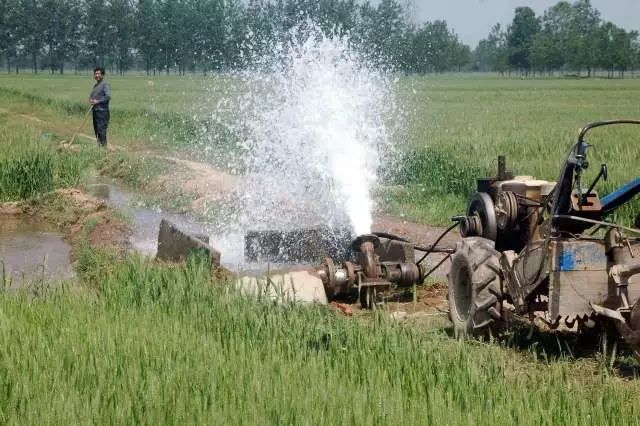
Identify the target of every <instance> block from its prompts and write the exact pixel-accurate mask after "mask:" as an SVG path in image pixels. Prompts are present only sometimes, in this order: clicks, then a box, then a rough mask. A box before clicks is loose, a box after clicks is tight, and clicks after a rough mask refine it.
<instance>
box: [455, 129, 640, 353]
mask: <svg viewBox="0 0 640 426" xmlns="http://www.w3.org/2000/svg"><path fill="white" fill-rule="evenodd" d="M620 124H636V125H637V124H640V121H636V120H613V121H601V122H595V123H590V124H588V125H586V126H585V127H584V128H582V129H581V130H580V133H579V135H578V140H577V142H576V143H575V145H573V147H572V148H571V151H570V152H569V154H568V156H567V158H566V160H565V161H564V164H563V165H562V168H561V171H560V176H559V178H558V181H557V182H548V181H542V180H537V179H533V178H531V177H514V176H513V174H511V173H509V172H507V170H506V166H505V159H504V157H501V158H499V161H498V176H496V177H495V178H491V179H479V180H478V187H477V192H476V193H475V194H474V195H473V197H472V198H471V200H470V202H469V205H468V210H467V213H466V215H464V216H458V217H455V218H454V220H455V221H456V222H458V223H459V224H460V233H461V235H462V237H463V239H462V241H461V242H459V243H458V245H457V247H456V251H455V254H454V255H453V256H452V263H451V270H450V272H449V293H448V294H449V296H448V298H449V310H450V317H451V321H452V322H453V326H454V330H455V332H456V334H457V335H483V334H486V333H489V332H490V331H491V330H492V329H494V328H495V327H496V326H498V325H499V324H500V322H501V321H502V320H504V318H505V313H506V312H507V310H510V311H515V312H514V313H515V314H516V315H519V316H524V317H527V318H530V319H532V320H533V319H534V318H535V317H539V318H542V319H543V320H544V321H545V322H546V323H547V324H548V326H550V327H551V328H556V327H558V326H559V325H561V324H563V325H566V326H568V327H571V328H576V327H577V329H578V330H579V331H580V330H583V329H584V328H586V327H594V326H595V325H596V324H597V323H598V322H599V321H603V320H606V321H613V322H614V323H615V326H616V328H617V330H618V331H619V333H620V334H621V335H622V337H623V338H624V340H625V341H626V342H627V344H628V345H629V346H630V347H631V348H632V350H633V351H634V353H635V354H636V356H640V229H638V228H639V227H640V224H639V223H638V219H636V223H635V224H634V227H628V226H623V225H622V224H619V223H615V222H613V221H611V220H610V218H612V217H613V213H615V212H616V210H618V209H619V208H620V207H621V206H623V205H624V204H625V203H627V202H629V201H630V200H631V199H632V198H633V197H634V196H635V195H636V194H637V193H638V192H640V178H636V179H634V180H632V181H631V182H629V183H627V184H625V185H623V186H622V187H621V188H619V189H618V190H616V191H614V192H612V193H610V194H607V195H605V196H602V197H601V196H599V195H598V192H597V191H596V189H597V187H598V184H599V183H600V182H601V181H604V180H606V179H607V165H606V164H602V165H601V166H600V169H599V172H598V173H597V176H596V177H595V179H594V180H593V181H592V182H585V181H583V175H584V172H585V170H587V168H588V167H589V162H588V158H587V152H588V151H589V148H590V145H589V144H587V142H586V140H585V137H586V135H587V133H588V132H589V131H590V130H592V129H594V128H597V127H602V126H612V125H620Z"/></svg>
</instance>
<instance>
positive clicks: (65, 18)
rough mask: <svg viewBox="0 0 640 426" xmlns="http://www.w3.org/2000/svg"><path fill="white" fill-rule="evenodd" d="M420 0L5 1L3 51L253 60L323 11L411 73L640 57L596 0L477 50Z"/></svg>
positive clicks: (334, 28) (110, 65)
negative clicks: (418, 6)
mask: <svg viewBox="0 0 640 426" xmlns="http://www.w3.org/2000/svg"><path fill="white" fill-rule="evenodd" d="M411 1H412V0H380V1H376V2H375V3H371V2H369V1H368V0H364V1H363V0H248V1H246V0H0V60H3V61H4V64H5V65H6V68H7V70H14V71H15V72H19V70H20V69H22V68H31V69H32V70H33V72H41V71H43V70H49V71H50V72H52V73H53V72H59V73H63V72H64V71H65V69H66V68H72V69H75V70H80V69H87V68H92V67H93V66H95V65H102V66H105V67H106V68H107V69H109V70H110V71H112V72H113V71H116V72H120V73H124V72H125V71H127V70H129V69H143V70H146V72H147V73H156V72H167V73H168V72H178V73H185V72H203V73H208V72H218V71H226V70H233V69H240V68H244V67H246V66H247V65H248V64H249V63H250V62H251V60H252V58H255V57H256V56H260V55H264V54H269V53H270V52H271V50H272V49H273V47H274V46H275V45H277V43H278V42H279V41H282V39H283V38H286V37H291V32H290V29H291V28H293V27H296V26H299V25H304V24H305V22H314V23H315V24H316V25H319V26H320V27H321V28H322V29H323V30H324V31H327V32H331V33H334V34H339V35H341V36H348V37H349V40H350V43H351V44H352V45H353V46H354V48H356V49H357V50H359V51H360V52H361V53H362V54H363V55H364V56H365V57H367V58H368V59H370V60H371V61H372V62H374V63H376V64H378V65H380V66H384V67H386V68H388V69H392V70H395V71H400V72H405V73H431V72H435V73H439V72H445V71H462V70H479V71H496V72H500V73H505V72H511V71H517V72H522V73H525V74H528V73H530V72H551V71H554V70H564V71H572V72H580V71H586V72H587V74H588V75H591V73H592V72H593V70H596V69H605V70H607V71H608V72H609V74H610V75H613V73H614V71H617V72H619V73H624V71H626V70H628V69H633V68H634V67H636V66H638V63H639V62H640V43H639V39H638V33H637V32H636V31H626V30H624V29H622V28H619V27H617V26H616V25H615V24H613V23H611V22H605V21H603V20H602V19H601V17H600V13H599V12H598V11H597V10H596V9H595V8H594V7H593V6H592V5H591V3H590V1H589V0H577V1H575V2H574V3H568V2H566V1H560V2H558V3H557V4H556V5H554V6H552V7H550V8H549V9H547V10H546V11H545V12H544V14H543V15H542V16H536V14H535V12H534V11H533V10H532V9H531V8H529V7H518V8H516V9H515V10H514V16H513V20H512V22H511V23H510V24H509V25H507V26H502V25H500V24H496V25H495V26H493V27H492V28H491V30H490V32H489V34H488V36H487V37H486V38H485V39H483V40H481V41H480V42H479V44H478V46H477V47H476V49H475V50H474V51H473V52H472V51H471V49H470V47H469V46H467V45H465V44H463V43H462V42H461V41H460V40H459V38H458V36H457V34H456V33H455V32H454V31H453V29H452V28H451V27H450V26H449V25H448V24H447V22H446V21H444V20H434V21H428V22H423V23H414V22H412V21H411V19H410V18H411V16H410V15H411Z"/></svg>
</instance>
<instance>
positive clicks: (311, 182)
mask: <svg viewBox="0 0 640 426" xmlns="http://www.w3.org/2000/svg"><path fill="white" fill-rule="evenodd" d="M286 38H287V39H288V41H286V42H281V43H276V44H275V45H274V48H273V52H272V53H271V55H270V56H268V57H267V58H264V57H263V58H260V60H257V61H255V62H254V63H256V64H257V65H256V66H255V67H254V68H253V69H250V70H249V71H247V72H244V73H243V76H244V80H245V81H246V82H247V87H249V90H247V91H246V92H245V95H244V99H243V101H242V102H241V103H240V105H242V107H241V108H240V109H239V111H238V114H239V115H242V117H243V119H244V125H245V127H246V129H247V135H248V138H247V140H246V141H244V144H243V145H244V149H245V150H246V152H247V156H246V170H247V174H246V176H247V179H246V183H247V185H246V189H245V194H244V195H245V197H244V198H245V203H246V204H245V208H244V213H243V217H242V222H243V223H244V224H245V226H247V227H251V228H254V229H256V228H263V229H267V228H271V229H273V228H275V229H290V228H300V227H313V226H317V225H328V226H332V227H340V226H345V225H346V226H349V227H350V228H351V229H352V232H353V234H363V233H368V232H370V231H371V224H372V210H373V207H374V205H373V201H372V197H371V190H372V187H373V185H374V183H375V181H376V171H377V168H378V166H379V155H380V154H379V153H380V151H381V149H382V148H383V147H385V146H388V144H389V141H388V139H389V136H388V132H387V129H386V127H385V124H384V121H383V118H384V114H385V113H386V112H387V111H389V109H390V106H391V105H392V104H393V100H392V99H391V97H392V96H391V90H390V82H389V79H388V77H387V76H386V75H385V74H384V73H383V72H381V71H379V70H376V69H374V68H373V67H370V66H368V65H367V63H366V62H365V61H364V60H363V59H362V57H361V56H360V55H358V53H357V52H356V51H354V50H353V49H352V48H351V47H350V43H349V38H348V36H335V35H333V36H332V35H326V34H325V33H323V32H322V31H321V30H320V29H319V28H318V27H317V26H315V25H313V24H309V23H307V25H305V26H304V31H303V30H301V27H296V28H294V29H293V30H291V31H290V32H289V37H286Z"/></svg>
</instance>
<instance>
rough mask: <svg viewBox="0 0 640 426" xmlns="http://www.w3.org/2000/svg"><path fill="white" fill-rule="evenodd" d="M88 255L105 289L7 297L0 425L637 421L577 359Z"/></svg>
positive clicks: (611, 385) (624, 395)
mask: <svg viewBox="0 0 640 426" xmlns="http://www.w3.org/2000/svg"><path fill="white" fill-rule="evenodd" d="M93 256H94V257H93V259H94V260H95V259H96V258H98V259H99V258H101V257H100V255H99V254H98V255H96V254H95V253H94V255H93ZM88 258H89V259H90V258H91V256H89V257H88ZM81 262H82V263H83V264H84V266H83V267H85V268H87V270H91V271H92V273H91V274H90V275H89V276H94V277H96V279H99V281H100V285H99V287H98V288H99V289H100V292H99V293H97V294H96V293H83V292H80V293H79V292H77V291H75V292H74V291H70V290H67V291H52V292H50V293H49V294H48V295H46V296H43V297H40V298H32V297H28V296H26V295H19V296H17V297H16V296H8V295H0V312H1V313H2V315H0V319H1V321H2V327H0V338H1V339H2V341H4V342H11V344H9V345H2V347H1V348H0V419H1V420H2V422H3V423H4V422H6V423H78V422H83V423H84V422H87V423H89V422H90V423H114V422H116V423H120V422H131V421H134V422H149V423H209V422H216V423H225V424H227V423H232V424H247V423H251V424H265V423H278V424H298V423H329V424H338V423H339V424H344V423H349V424H353V423H357V424H364V423H368V424H370V423H396V424H397V423H406V424H434V423H442V424H470V423H471V424H478V425H481V424H495V423H496V422H497V423H500V424H504V423H509V424H514V423H517V424H540V423H541V422H542V423H546V422H550V423H551V422H552V423H553V424H603V423H607V424H609V423H611V422H614V423H616V424H633V423H634V422H635V420H634V419H637V416H638V414H640V413H638V408H637V404H635V403H634V401H635V400H636V399H637V395H638V391H640V387H639V385H638V383H637V382H635V381H631V382H624V381H621V380H619V379H616V378H615V377H612V376H610V375H608V374H607V373H606V372H604V371H603V372H600V373H598V374H596V375H592V374H585V372H584V371H583V370H582V369H583V368H584V366H583V365H582V363H581V362H580V361H577V362H575V361H571V360H569V359H556V360H553V361H551V360H548V359H547V360H545V359H544V358H539V359H535V358H534V357H533V356H532V355H531V354H528V353H526V352H523V353H518V352H516V353H513V351H512V350H505V349H504V348H501V347H500V346H498V345H484V344H481V343H473V342H468V343H464V342H457V341H455V340H453V339H451V338H450V337H449V336H448V335H447V334H446V333H444V332H443V331H441V330H437V329H436V330H434V329H420V328H413V327H404V326H402V325H398V324H397V323H394V322H391V321H389V320H387V319H386V317H384V316H375V315H374V316H373V317H372V318H370V319H367V320H364V319H358V318H356V319H345V318H341V317H337V316H335V314H333V313H331V312H330V311H328V310H327V309H324V308H322V307H313V308H304V307H298V306H290V305H286V304H285V305H277V304H276V305H274V304H273V303H267V302H263V301H258V300H252V299H244V298H241V297H239V296H237V295H236V294H235V293H234V292H233V291H232V290H230V289H229V288H228V287H226V286H224V285H221V284H215V283H214V281H213V280H212V277H211V274H210V272H209V271H210V265H208V264H207V263H206V262H205V261H202V260H199V259H191V260H190V262H189V264H188V265H187V266H186V267H171V266H163V265H158V264H154V263H153V262H151V261H147V260H144V259H141V258H138V257H133V258H130V259H128V260H126V261H123V262H117V261H110V262H93V263H90V262H88V261H87V260H86V259H85V260H81ZM84 262H87V263H86V264H85V263H84ZM97 277H99V278H97ZM543 419H546V420H543Z"/></svg>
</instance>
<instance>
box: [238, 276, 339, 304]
mask: <svg viewBox="0 0 640 426" xmlns="http://www.w3.org/2000/svg"><path fill="white" fill-rule="evenodd" d="M236 286H237V288H238V289H239V290H240V292H241V293H242V294H244V295H247V296H254V297H265V298H268V299H270V300H273V301H276V302H278V303H284V302H296V303H303V304H306V303H318V304H321V305H326V304H327V295H326V293H325V291H324V286H323V285H322V280H321V279H320V278H319V277H318V276H317V275H316V274H315V273H314V272H313V271H309V270H303V271H289V272H280V273H271V274H269V276H240V277H238V278H237V279H236Z"/></svg>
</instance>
